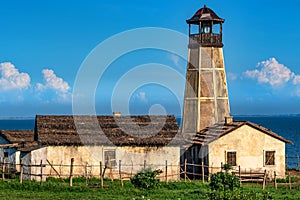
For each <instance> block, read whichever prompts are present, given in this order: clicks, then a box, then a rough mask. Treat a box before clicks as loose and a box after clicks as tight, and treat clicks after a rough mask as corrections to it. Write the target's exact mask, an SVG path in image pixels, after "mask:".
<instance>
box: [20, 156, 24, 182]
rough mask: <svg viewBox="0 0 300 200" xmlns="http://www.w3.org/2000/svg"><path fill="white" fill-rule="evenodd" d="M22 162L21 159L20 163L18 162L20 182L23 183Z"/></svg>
mask: <svg viewBox="0 0 300 200" xmlns="http://www.w3.org/2000/svg"><path fill="white" fill-rule="evenodd" d="M23 170H24V169H23V164H22V161H21V164H20V183H21V184H22V183H23Z"/></svg>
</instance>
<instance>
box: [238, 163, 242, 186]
mask: <svg viewBox="0 0 300 200" xmlns="http://www.w3.org/2000/svg"><path fill="white" fill-rule="evenodd" d="M239 182H240V184H241V183H242V179H241V165H239Z"/></svg>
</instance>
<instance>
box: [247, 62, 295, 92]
mask: <svg viewBox="0 0 300 200" xmlns="http://www.w3.org/2000/svg"><path fill="white" fill-rule="evenodd" d="M257 68H258V69H255V70H248V71H246V72H244V74H245V76H246V77H248V78H251V79H256V80H257V81H258V82H259V83H267V84H270V85H271V86H272V87H274V88H276V87H280V86H282V85H284V84H285V83H287V82H289V81H290V80H293V81H294V84H295V83H296V82H298V81H299V83H300V80H299V79H300V78H299V77H298V76H296V75H295V73H293V72H292V71H291V70H290V69H289V68H288V67H286V66H284V65H283V64H280V63H279V62H278V61H277V60H276V59H275V58H270V59H269V60H266V61H262V62H259V63H258V64H257ZM296 77H297V78H296Z"/></svg>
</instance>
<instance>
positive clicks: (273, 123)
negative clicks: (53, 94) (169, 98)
mask: <svg viewBox="0 0 300 200" xmlns="http://www.w3.org/2000/svg"><path fill="white" fill-rule="evenodd" d="M234 120H242V121H251V122H254V123H256V124H259V125H261V126H264V127H266V128H268V129H270V130H272V131H273V132H275V133H277V134H279V135H281V136H282V137H284V138H286V139H288V140H290V141H292V142H293V143H294V144H287V145H286V155H287V156H288V163H287V165H288V167H289V168H299V167H300V163H299V162H300V161H299V157H298V156H300V115H284V116H234ZM177 121H178V122H179V124H180V123H181V118H177ZM34 124H35V119H34V118H7V119H0V130H33V129H34Z"/></svg>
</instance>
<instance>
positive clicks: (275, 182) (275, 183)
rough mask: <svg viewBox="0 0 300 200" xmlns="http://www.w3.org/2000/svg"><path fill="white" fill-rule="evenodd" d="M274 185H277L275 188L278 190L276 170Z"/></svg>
mask: <svg viewBox="0 0 300 200" xmlns="http://www.w3.org/2000/svg"><path fill="white" fill-rule="evenodd" d="M274 186H275V189H276V190H277V176H276V171H274Z"/></svg>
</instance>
